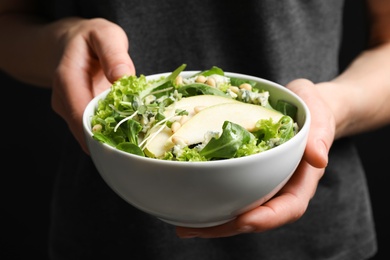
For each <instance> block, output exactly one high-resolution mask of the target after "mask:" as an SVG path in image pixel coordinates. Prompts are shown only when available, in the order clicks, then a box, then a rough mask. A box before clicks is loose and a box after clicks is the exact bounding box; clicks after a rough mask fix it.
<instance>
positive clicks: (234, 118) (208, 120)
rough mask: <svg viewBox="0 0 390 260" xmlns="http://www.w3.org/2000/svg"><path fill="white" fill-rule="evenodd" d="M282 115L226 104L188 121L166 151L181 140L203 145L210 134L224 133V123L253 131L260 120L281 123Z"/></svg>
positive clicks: (245, 104)
mask: <svg viewBox="0 0 390 260" xmlns="http://www.w3.org/2000/svg"><path fill="white" fill-rule="evenodd" d="M282 116H283V114H282V113H280V112H278V111H276V110H271V109H268V108H265V107H262V106H259V105H252V104H247V103H242V102H236V103H224V104H219V105H214V106H210V107H208V108H205V109H203V110H202V111H200V112H199V113H197V114H196V115H194V116H193V117H192V118H191V119H190V120H188V121H187V123H185V124H184V125H183V126H182V127H181V128H180V129H179V130H178V131H177V132H176V133H174V134H173V135H172V136H171V137H170V138H169V139H168V140H167V142H166V143H165V145H164V149H166V150H169V149H171V148H172V147H173V146H174V143H177V142H178V140H180V141H181V142H182V143H183V142H184V143H185V144H186V145H192V144H197V143H201V142H203V141H204V139H205V134H206V133H208V132H210V131H211V132H222V126H223V123H224V121H230V122H233V123H236V124H238V125H241V126H242V127H244V128H245V129H247V130H248V131H250V132H251V131H253V130H254V128H255V125H256V122H257V121H259V120H260V119H270V118H271V119H272V120H273V121H274V122H277V121H279V119H280V118H281V117H282Z"/></svg>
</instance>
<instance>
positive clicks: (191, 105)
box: [144, 95, 241, 158]
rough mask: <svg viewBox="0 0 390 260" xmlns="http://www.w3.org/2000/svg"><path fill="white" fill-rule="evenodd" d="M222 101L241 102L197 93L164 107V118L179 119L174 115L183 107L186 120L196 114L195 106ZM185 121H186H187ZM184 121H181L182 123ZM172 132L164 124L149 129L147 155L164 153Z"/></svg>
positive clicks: (172, 120) (211, 104)
mask: <svg viewBox="0 0 390 260" xmlns="http://www.w3.org/2000/svg"><path fill="white" fill-rule="evenodd" d="M224 103H241V102H240V101H237V100H235V99H232V98H228V97H222V96H215V95H198V96H191V97H187V98H182V99H181V100H179V101H177V102H175V103H173V104H171V105H170V106H168V107H166V109H165V111H164V116H165V118H169V121H171V122H174V121H178V120H180V118H181V116H174V115H175V111H176V110H177V109H185V110H186V111H187V112H188V115H187V116H186V120H187V121H188V120H189V119H190V118H191V117H193V116H194V115H195V114H196V111H197V108H204V107H209V106H214V105H218V104H224ZM187 121H186V122H187ZM184 124H185V123H183V122H182V125H184ZM172 134H173V132H172V130H171V129H170V128H168V127H166V126H163V125H158V126H156V127H154V128H152V129H151V130H150V133H149V137H150V139H149V140H148V141H147V143H146V145H145V148H144V152H145V154H146V155H147V156H149V157H155V158H158V157H161V156H163V155H164V153H165V152H166V151H168V150H169V149H167V148H166V147H164V144H165V143H166V142H167V140H168V139H169V138H170V137H171V135H172Z"/></svg>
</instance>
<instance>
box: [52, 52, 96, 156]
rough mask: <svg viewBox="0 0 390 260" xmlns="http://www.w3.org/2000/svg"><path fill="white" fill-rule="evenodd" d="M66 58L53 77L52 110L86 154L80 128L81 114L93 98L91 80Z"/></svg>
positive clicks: (86, 149) (82, 132) (82, 70)
mask: <svg viewBox="0 0 390 260" xmlns="http://www.w3.org/2000/svg"><path fill="white" fill-rule="evenodd" d="M66 59H67V58H66V57H65V58H64V59H63V62H62V63H61V65H60V66H59V67H58V69H57V71H56V76H55V77H54V82H53V88H52V99H51V104H52V107H53V110H54V111H55V112H56V113H57V114H59V115H60V116H61V117H62V118H63V119H64V120H65V121H66V123H67V124H68V127H69V129H70V130H71V132H72V134H73V135H74V137H75V138H76V140H77V141H78V142H79V144H80V145H81V147H82V149H83V150H84V151H85V152H86V153H87V154H88V153H89V151H88V148H87V145H86V142H85V138H84V131H83V128H82V120H81V118H82V117H83V112H84V109H85V107H86V106H87V104H88V102H89V101H90V100H91V99H92V98H93V92H92V91H91V80H92V79H91V78H90V77H89V74H88V73H86V71H85V70H84V69H82V68H81V67H76V68H75V67H72V66H71V64H72V63H71V62H67V61H66Z"/></svg>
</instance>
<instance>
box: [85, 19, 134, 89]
mask: <svg viewBox="0 0 390 260" xmlns="http://www.w3.org/2000/svg"><path fill="white" fill-rule="evenodd" d="M103 22H104V23H106V24H105V25H104V26H100V27H99V31H98V32H95V33H92V34H91V35H90V36H91V38H90V39H91V45H92V48H93V49H94V51H95V53H96V55H97V58H98V59H99V62H100V64H101V66H102V67H103V70H104V73H105V75H106V77H107V79H108V80H109V81H110V82H114V81H115V80H117V79H119V78H120V77H122V76H124V75H135V67H134V64H133V61H132V60H131V58H130V55H129V53H128V48H129V42H128V39H127V35H126V33H125V31H124V30H123V29H122V28H121V27H119V26H118V25H116V24H114V23H111V22H109V21H105V20H104V21H103Z"/></svg>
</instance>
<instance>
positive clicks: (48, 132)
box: [0, 0, 390, 260]
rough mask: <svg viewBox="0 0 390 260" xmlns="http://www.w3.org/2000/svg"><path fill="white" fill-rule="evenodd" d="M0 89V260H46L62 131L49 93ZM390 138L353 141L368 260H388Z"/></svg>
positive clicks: (355, 45)
mask: <svg viewBox="0 0 390 260" xmlns="http://www.w3.org/2000/svg"><path fill="white" fill-rule="evenodd" d="M351 1H353V0H351ZM347 3H348V1H347ZM362 10H363V9H361V8H355V9H353V12H350V13H348V17H349V18H353V19H350V20H347V21H346V24H345V25H346V28H347V30H346V32H345V44H344V46H345V48H344V51H346V55H344V56H343V57H342V60H341V66H345V64H347V62H348V61H349V60H350V59H351V58H352V57H353V56H354V55H355V54H356V53H357V52H358V51H359V50H360V49H361V48H362V47H363V46H362V45H361V43H360V40H361V39H362V38H364V37H365V35H366V34H365V32H366V31H365V29H366V28H365V27H364V18H365V17H364V14H363V13H362ZM0 84H1V89H2V91H3V92H2V96H1V98H2V100H3V102H2V104H3V105H2V106H1V112H2V113H1V121H0V122H1V125H0V128H1V133H2V139H3V140H2V146H1V148H0V149H1V150H2V156H1V158H2V159H1V161H2V167H3V169H1V182H0V183H1V186H0V188H1V201H0V203H1V204H0V205H1V211H0V212H1V213H0V214H1V219H2V220H1V226H0V239H1V241H0V259H7V260H8V259H9V260H11V259H18V260H19V259H30V258H35V259H42V260H45V259H47V252H46V250H47V232H48V224H49V221H50V215H49V214H50V212H49V206H50V198H51V188H52V184H53V182H54V181H55V168H56V167H57V160H58V157H59V153H60V152H61V141H60V140H61V129H64V128H65V127H66V125H65V123H64V122H63V121H62V120H61V119H60V118H59V117H58V116H57V115H56V114H54V112H53V111H52V110H51V106H50V92H49V91H48V90H43V89H38V90H37V89H35V88H32V87H29V86H27V85H24V84H21V83H20V82H16V81H14V80H12V79H11V78H9V77H7V76H6V75H3V74H0ZM62 131H63V130H62ZM389 133H390V126H388V127H384V128H381V129H378V130H376V131H373V132H371V133H367V134H362V135H357V136H355V137H353V138H354V139H355V140H356V143H357V146H358V149H359V153H360V154H361V156H362V160H363V164H364V167H365V169H366V172H367V180H368V182H369V186H370V191H371V200H372V204H373V207H374V218H375V221H376V229H377V234H378V239H379V252H378V254H377V255H376V256H375V257H374V258H373V259H390V253H389V252H388V251H387V250H386V244H385V242H384V241H385V236H386V235H387V232H388V231H389V230H390V227H389V223H388V221H387V220H388V219H390V214H389V213H388V211H387V210H386V205H387V204H388V203H387V202H386V197H384V196H383V195H382V194H387V192H386V189H387V188H388V180H389V173H390V169H389V166H388V165H389V159H390V157H389V152H388V150H389V147H390V137H389ZM386 151H387V152H386ZM381 195H382V196H381ZM387 197H388V196H387ZM384 201H385V202H384Z"/></svg>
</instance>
